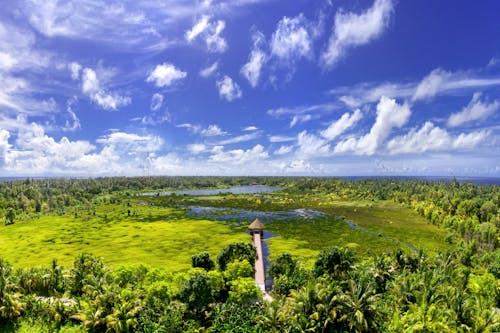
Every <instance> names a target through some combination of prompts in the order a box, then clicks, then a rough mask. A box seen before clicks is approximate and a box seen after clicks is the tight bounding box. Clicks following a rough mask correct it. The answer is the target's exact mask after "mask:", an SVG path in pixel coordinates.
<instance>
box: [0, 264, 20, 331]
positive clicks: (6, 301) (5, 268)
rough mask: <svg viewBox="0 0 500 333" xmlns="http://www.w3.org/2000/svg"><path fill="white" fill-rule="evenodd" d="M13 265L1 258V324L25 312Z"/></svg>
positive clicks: (10, 321) (13, 319)
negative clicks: (18, 291)
mask: <svg viewBox="0 0 500 333" xmlns="http://www.w3.org/2000/svg"><path fill="white" fill-rule="evenodd" d="M11 273H12V267H11V266H10V264H9V263H8V262H7V261H6V260H4V259H2V258H0V324H9V323H12V322H14V321H15V320H16V319H17V318H18V317H20V316H21V314H22V312H23V306H24V304H23V303H22V302H21V298H20V296H21V295H20V294H19V293H17V292H16V284H15V281H14V277H13V276H12V275H11Z"/></svg>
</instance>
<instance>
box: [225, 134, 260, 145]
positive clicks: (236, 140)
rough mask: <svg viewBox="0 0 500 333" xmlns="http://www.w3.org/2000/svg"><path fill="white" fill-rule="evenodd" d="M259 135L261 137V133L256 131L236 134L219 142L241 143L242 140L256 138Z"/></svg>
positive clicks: (227, 143) (226, 143)
mask: <svg viewBox="0 0 500 333" xmlns="http://www.w3.org/2000/svg"><path fill="white" fill-rule="evenodd" d="M259 137H260V133H259V132H255V131H254V132H252V133H248V134H243V135H239V136H235V137H233V138H229V139H226V140H222V141H220V142H219V144H220V145H229V144H233V143H240V142H246V141H251V140H255V139H257V138H259Z"/></svg>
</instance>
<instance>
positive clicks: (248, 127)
mask: <svg viewBox="0 0 500 333" xmlns="http://www.w3.org/2000/svg"><path fill="white" fill-rule="evenodd" d="M256 130H258V128H257V127H255V126H247V127H245V128H243V131H245V132H252V131H256Z"/></svg>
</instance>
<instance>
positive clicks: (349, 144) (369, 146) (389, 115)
mask: <svg viewBox="0 0 500 333" xmlns="http://www.w3.org/2000/svg"><path fill="white" fill-rule="evenodd" d="M410 115H411V111H410V107H409V105H408V104H403V105H399V104H397V103H396V100H394V99H389V98H387V97H385V96H383V97H382V98H381V99H380V102H379V103H378V104H377V118H376V120H375V124H373V126H372V128H371V130H370V132H369V133H368V134H366V135H364V136H362V137H360V138H358V139H356V138H354V137H351V138H348V139H346V140H344V141H341V142H339V143H338V144H337V145H336V146H335V148H334V152H335V153H346V152H353V153H354V154H356V155H373V154H374V153H375V152H376V151H377V150H378V149H379V148H380V147H381V146H382V143H383V142H384V141H385V139H387V137H388V136H389V135H390V134H391V131H392V129H393V128H400V127H402V126H403V125H405V124H406V123H407V122H408V119H409V118H410Z"/></svg>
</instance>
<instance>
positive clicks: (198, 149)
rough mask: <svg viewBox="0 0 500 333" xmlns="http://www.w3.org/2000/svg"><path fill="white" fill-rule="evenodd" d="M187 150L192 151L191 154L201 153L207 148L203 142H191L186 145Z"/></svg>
mask: <svg viewBox="0 0 500 333" xmlns="http://www.w3.org/2000/svg"><path fill="white" fill-rule="evenodd" d="M187 150H188V151H189V152H190V153H192V154H195V155H196V154H201V153H203V152H204V151H206V150H207V146H205V145H204V144H203V143H193V144H190V145H187Z"/></svg>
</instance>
